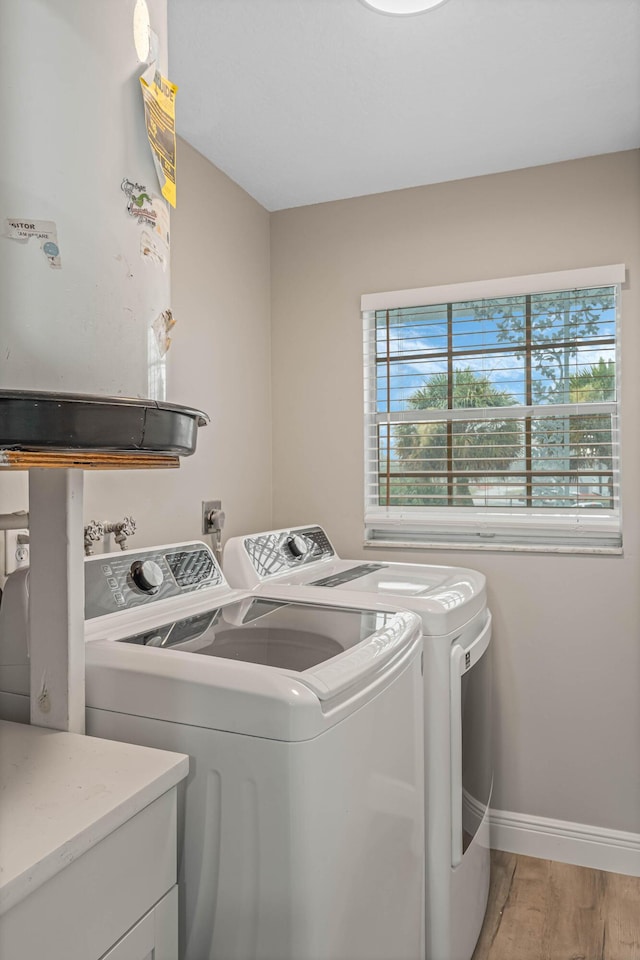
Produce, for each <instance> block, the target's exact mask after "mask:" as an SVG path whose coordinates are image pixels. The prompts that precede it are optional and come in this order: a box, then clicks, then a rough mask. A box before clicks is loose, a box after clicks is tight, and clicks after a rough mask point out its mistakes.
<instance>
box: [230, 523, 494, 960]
mask: <svg viewBox="0 0 640 960" xmlns="http://www.w3.org/2000/svg"><path fill="white" fill-rule="evenodd" d="M223 568H224V572H225V576H226V577H227V580H228V581H229V583H231V584H232V585H233V586H236V587H245V588H253V589H254V591H256V593H257V595H259V594H260V593H262V592H265V591H266V592H268V593H269V594H270V595H272V596H280V595H282V596H285V595H286V596H291V591H292V589H293V588H295V587H298V589H300V590H302V591H304V595H305V596H309V597H311V596H315V597H316V598H317V599H322V600H323V601H327V600H328V599H329V598H330V597H333V598H335V597H338V596H339V597H341V598H342V599H343V601H345V602H348V603H352V604H355V605H358V604H362V603H367V602H368V601H369V600H371V598H372V596H375V597H377V598H378V599H385V600H386V601H387V602H389V603H391V604H393V605H395V606H404V607H407V608H409V609H411V610H413V611H415V612H417V613H418V614H420V616H421V618H422V629H423V633H424V657H425V661H424V718H425V777H426V784H425V821H426V884H425V892H426V902H425V919H426V956H427V960H470V957H471V955H472V953H473V951H474V948H475V945H476V942H477V939H478V936H479V934H480V930H481V928H482V922H483V919H484V915H485V912H486V905H487V898H488V894H489V872H490V851H489V819H488V811H489V802H490V797H491V787H492V762H491V750H490V743H491V730H490V727H491V664H490V656H489V645H490V640H491V614H490V612H489V610H488V609H487V599H486V583H485V577H484V576H483V574H481V573H479V572H478V571H476V570H468V569H465V568H462V567H444V566H430V565H423V564H412V563H362V562H360V561H356V560H344V559H340V557H338V556H337V554H336V552H335V550H334V548H333V546H332V544H331V542H330V541H329V538H328V537H327V535H326V533H325V532H324V530H323V529H322V528H321V527H319V526H306V527H297V528H292V529H287V530H275V531H270V532H267V533H261V534H254V535H251V536H246V537H236V538H233V539H231V540H229V541H228V542H227V544H226V546H225V551H224V560H223ZM312 590H314V591H315V593H313V594H312V593H310V591H312Z"/></svg>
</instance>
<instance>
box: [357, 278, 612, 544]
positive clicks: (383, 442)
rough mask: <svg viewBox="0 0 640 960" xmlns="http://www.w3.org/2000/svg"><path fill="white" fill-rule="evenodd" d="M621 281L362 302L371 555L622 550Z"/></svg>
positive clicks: (559, 281)
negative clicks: (439, 550)
mask: <svg viewBox="0 0 640 960" xmlns="http://www.w3.org/2000/svg"><path fill="white" fill-rule="evenodd" d="M623 280H624V267H623V266H621V265H619V266H614V267H602V268H592V269H587V270H575V271H568V272H562V273H558V274H545V275H542V276H532V277H516V278H510V279H507V280H504V281H485V282H480V283H477V284H458V285H455V286H451V287H435V288H425V289H421V290H407V291H397V292H395V293H385V294H369V295H366V296H364V297H363V298H362V308H363V316H364V322H365V420H366V439H365V464H366V467H365V469H366V478H365V485H366V486H365V490H366V495H365V527H366V540H367V542H369V543H374V544H375V543H382V542H384V543H388V544H403V545H420V546H423V545H425V544H438V545H442V544H445V543H446V544H448V545H452V546H455V545H458V544H465V545H467V546H468V545H469V544H475V545H481V544H485V545H489V546H491V547H493V548H495V547H496V546H498V545H502V546H505V547H511V548H517V547H518V546H522V547H526V548H529V549H530V548H532V547H536V546H538V547H553V548H556V549H562V548H563V547H564V548H570V549H575V548H576V547H580V548H583V549H584V548H587V549H594V550H595V549H605V550H611V549H619V548H620V546H621V528H620V490H619V444H618V381H619V362H618V329H619V319H618V313H619V309H618V304H619V291H620V284H621V282H622V281H623Z"/></svg>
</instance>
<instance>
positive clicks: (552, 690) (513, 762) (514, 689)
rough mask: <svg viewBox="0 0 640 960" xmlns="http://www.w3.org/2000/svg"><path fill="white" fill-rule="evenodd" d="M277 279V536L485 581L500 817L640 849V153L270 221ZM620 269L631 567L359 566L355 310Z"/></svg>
mask: <svg viewBox="0 0 640 960" xmlns="http://www.w3.org/2000/svg"><path fill="white" fill-rule="evenodd" d="M271 261H272V324H273V331H272V356H273V429H274V434H273V436H274V442H273V463H274V470H273V488H274V517H273V519H274V525H276V526H280V525H287V524H295V523H305V522H311V521H316V522H319V523H321V524H323V525H324V526H326V527H327V529H328V531H329V534H330V535H331V536H332V538H333V539H334V542H335V544H336V547H337V549H338V551H339V552H340V553H342V555H343V556H353V557H367V558H369V559H393V560H412V561H418V562H426V563H429V562H437V563H453V564H462V565H467V566H474V567H477V568H478V569H481V570H482V571H484V572H485V573H486V575H487V577H488V580H489V584H490V603H491V608H492V610H493V613H494V617H495V644H494V650H495V660H494V663H495V673H496V702H495V724H494V726H495V744H496V783H495V792H494V799H493V806H494V807H496V808H498V809H503V810H510V811H515V812H520V813H524V814H530V815H537V816H545V817H552V818H557V819H562V820H570V821H575V822H579V823H587V824H593V825H596V826H601V827H607V828H615V829H620V830H629V831H633V832H638V831H640V562H639V556H638V536H639V531H640V493H639V491H640V439H639V431H638V427H637V416H638V409H639V402H640V379H639V378H638V375H637V369H638V364H639V362H640V325H639V322H638V321H639V317H638V311H639V307H640V296H639V290H640V283H639V280H638V277H639V276H640V153H638V152H637V151H632V152H627V153H621V154H615V155H610V156H602V157H593V158H589V159H586V160H578V161H572V162H568V163H562V164H554V165H550V166H545V167H537V168H532V169H528V170H520V171H516V172H513V173H506V174H499V175H495V176H488V177H482V178H477V179H471V180H463V181H457V182H452V183H445V184H439V185H435V186H428V187H421V188H416V189H411V190H404V191H398V192H393V193H387V194H380V195H376V196H369V197H362V198H357V199H353V200H345V201H339V202H335V203H326V204H322V205H318V206H312V207H306V208H297V209H293V210H287V211H282V212H279V213H276V214H273V215H272V217H271ZM620 262H624V263H626V265H627V268H628V283H627V284H626V285H625V289H624V291H623V333H622V347H623V373H622V376H623V395H622V404H623V441H624V459H623V470H624V479H623V509H624V537H625V552H624V557H623V558H615V557H602V558H598V557H587V556H554V555H551V554H538V555H536V554H527V555H522V554H499V553H483V552H473V551H464V552H455V553H454V552H449V553H445V552H441V551H426V550H422V551H420V550H415V551H405V552H402V551H399V550H389V549H375V550H373V549H364V548H363V536H362V535H363V519H362V518H363V453H362V444H363V416H362V392H363V391H362V372H361V365H362V330H361V322H360V314H359V302H360V295H361V294H362V293H372V292H376V291H382V290H394V289H402V288H409V287H421V286H427V285H430V284H444V283H455V282H458V281H464V280H475V279H488V278H493V277H501V276H511V275H519V274H527V273H536V272H546V271H552V270H561V269H570V268H574V267H588V266H593V265H602V264H608V263H620ZM248 529H249V526H247V530H248Z"/></svg>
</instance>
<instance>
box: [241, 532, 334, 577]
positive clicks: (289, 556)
mask: <svg viewBox="0 0 640 960" xmlns="http://www.w3.org/2000/svg"><path fill="white" fill-rule="evenodd" d="M244 549H245V550H246V552H247V554H248V556H249V560H250V561H251V565H252V566H253V568H254V570H255V571H256V573H257V574H258V576H259V577H260V579H262V580H266V579H267V578H268V577H274V576H276V575H277V574H279V573H284V572H285V571H287V570H296V569H298V568H300V567H301V566H304V564H305V563H315V561H316V560H323V559H326V558H327V557H334V556H335V550H334V549H333V547H332V546H331V543H330V541H329V538H328V536H327V535H326V533H325V532H324V530H323V529H322V527H315V526H314V527H296V528H294V529H292V530H276V531H273V532H271V533H262V534H258V535H257V536H254V537H246V538H245V540H244Z"/></svg>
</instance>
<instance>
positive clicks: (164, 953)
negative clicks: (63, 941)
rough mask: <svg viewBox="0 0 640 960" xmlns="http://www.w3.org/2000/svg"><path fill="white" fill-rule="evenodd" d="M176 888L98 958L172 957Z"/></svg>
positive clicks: (156, 959)
mask: <svg viewBox="0 0 640 960" xmlns="http://www.w3.org/2000/svg"><path fill="white" fill-rule="evenodd" d="M177 956H178V888H177V886H176V887H174V888H173V889H172V890H170V891H169V893H168V894H167V895H166V896H164V897H163V898H162V900H160V902H159V903H157V904H156V906H155V907H154V908H153V910H150V911H149V913H147V914H146V915H145V916H144V917H143V918H142V920H140V921H139V922H138V923H136V925H135V927H132V928H131V930H129V932H128V933H126V934H125V935H124V937H123V938H122V939H121V940H118V942H117V943H116V945H115V946H114V947H112V948H111V949H110V950H108V951H107V953H105V954H104V955H103V956H102V958H101V960H176V958H177Z"/></svg>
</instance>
